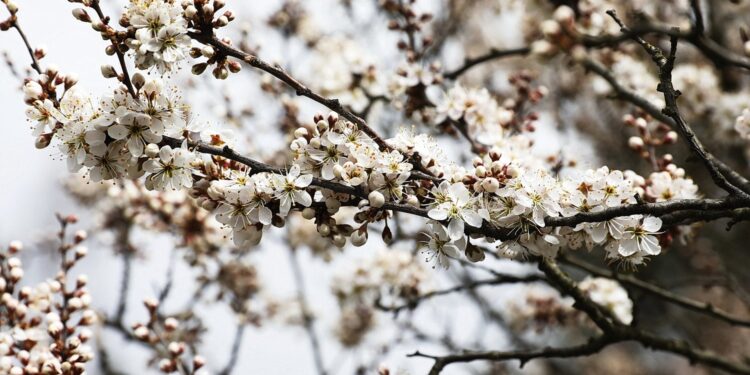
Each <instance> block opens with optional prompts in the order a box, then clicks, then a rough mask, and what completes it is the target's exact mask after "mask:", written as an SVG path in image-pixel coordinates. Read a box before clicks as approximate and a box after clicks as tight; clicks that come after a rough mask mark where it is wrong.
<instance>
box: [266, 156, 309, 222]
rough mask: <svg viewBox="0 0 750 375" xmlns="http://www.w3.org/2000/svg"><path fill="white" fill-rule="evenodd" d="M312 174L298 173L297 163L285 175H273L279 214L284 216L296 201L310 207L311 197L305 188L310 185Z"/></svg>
mask: <svg viewBox="0 0 750 375" xmlns="http://www.w3.org/2000/svg"><path fill="white" fill-rule="evenodd" d="M312 179H313V176H312V175H309V174H304V175H300V168H299V166H298V165H296V164H295V165H293V166H292V168H290V169H289V172H287V174H286V175H274V180H273V184H274V187H275V189H276V198H277V199H278V200H279V214H281V216H286V215H288V214H289V210H290V209H291V208H292V206H293V205H294V204H296V203H299V204H301V205H303V206H305V207H310V205H311V204H312V197H311V196H310V193H308V192H307V190H305V188H306V187H308V186H310V183H311V182H312Z"/></svg>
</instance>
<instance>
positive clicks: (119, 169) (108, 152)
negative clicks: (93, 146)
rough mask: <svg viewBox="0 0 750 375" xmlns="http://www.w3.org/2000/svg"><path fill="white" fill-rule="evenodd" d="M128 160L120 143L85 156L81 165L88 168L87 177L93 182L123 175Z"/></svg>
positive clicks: (122, 143)
mask: <svg viewBox="0 0 750 375" xmlns="http://www.w3.org/2000/svg"><path fill="white" fill-rule="evenodd" d="M129 159H130V154H128V152H127V150H126V149H125V144H124V142H122V141H118V142H112V143H110V144H109V145H108V146H107V148H106V149H104V150H102V151H99V152H97V153H96V154H92V153H88V154H86V160H85V161H84V163H83V165H85V166H87V167H89V168H90V169H89V177H90V178H91V181H93V182H99V181H102V180H111V179H113V178H118V177H122V176H124V175H125V169H126V167H127V162H128V160H129Z"/></svg>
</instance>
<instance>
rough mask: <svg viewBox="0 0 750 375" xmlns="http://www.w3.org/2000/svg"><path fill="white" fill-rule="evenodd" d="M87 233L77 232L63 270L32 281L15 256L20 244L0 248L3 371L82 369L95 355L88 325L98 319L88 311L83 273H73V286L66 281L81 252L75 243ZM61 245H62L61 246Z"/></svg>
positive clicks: (0, 364) (71, 371)
mask: <svg viewBox="0 0 750 375" xmlns="http://www.w3.org/2000/svg"><path fill="white" fill-rule="evenodd" d="M85 238H86V234H85V232H83V231H80V232H78V233H76V235H75V241H74V243H73V244H63V245H62V246H63V247H62V248H64V251H63V252H61V253H62V254H63V256H65V254H67V253H68V252H69V251H71V252H72V253H73V258H72V259H67V260H65V261H64V262H63V263H65V269H64V270H61V271H60V273H59V275H58V276H57V277H56V278H55V279H50V280H47V281H44V282H41V283H39V284H38V285H36V286H30V285H22V281H23V277H24V267H23V264H22V262H21V260H20V259H19V258H18V255H19V252H20V251H21V250H22V248H23V245H22V244H21V242H19V241H13V242H11V243H10V245H9V246H8V247H7V249H5V250H3V251H2V252H0V266H1V267H0V292H2V296H1V297H0V309H1V310H2V313H0V323H1V324H2V325H3V326H4V329H3V331H2V332H0V372H2V373H3V374H11V375H23V374H62V373H66V374H84V373H85V370H86V367H85V366H86V363H87V362H89V361H91V360H92V359H93V358H94V354H93V352H92V350H91V349H90V347H89V345H88V342H89V340H90V339H91V337H92V335H93V333H92V332H91V330H90V329H89V328H88V326H90V325H92V324H94V323H95V322H96V320H97V315H96V313H95V312H94V311H93V310H91V308H90V307H91V295H90V294H89V293H88V291H87V290H86V284H87V283H88V278H87V277H86V275H78V276H77V277H76V278H75V279H74V280H75V283H74V285H73V286H74V287H73V288H70V287H68V286H66V284H67V280H66V278H67V269H69V268H72V267H73V266H74V265H75V263H76V262H78V261H79V260H80V259H82V258H83V257H85V256H86V254H87V250H86V248H85V246H83V245H80V243H81V242H82V241H83V240H84V239H85ZM62 248H61V249H62Z"/></svg>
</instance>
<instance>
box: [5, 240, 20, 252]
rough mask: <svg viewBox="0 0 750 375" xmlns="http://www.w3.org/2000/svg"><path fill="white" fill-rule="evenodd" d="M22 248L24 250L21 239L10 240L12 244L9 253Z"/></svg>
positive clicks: (9, 246)
mask: <svg viewBox="0 0 750 375" xmlns="http://www.w3.org/2000/svg"><path fill="white" fill-rule="evenodd" d="M21 250H23V243H22V242H21V241H18V240H15V241H10V244H9V245H8V252H9V253H11V254H15V253H17V252H19V251H21Z"/></svg>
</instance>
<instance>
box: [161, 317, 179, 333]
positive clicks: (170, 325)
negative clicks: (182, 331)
mask: <svg viewBox="0 0 750 375" xmlns="http://www.w3.org/2000/svg"><path fill="white" fill-rule="evenodd" d="M179 326H180V322H178V321H177V319H175V318H167V319H166V320H164V328H165V329H166V330H167V331H174V330H176V329H177V327H179Z"/></svg>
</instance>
